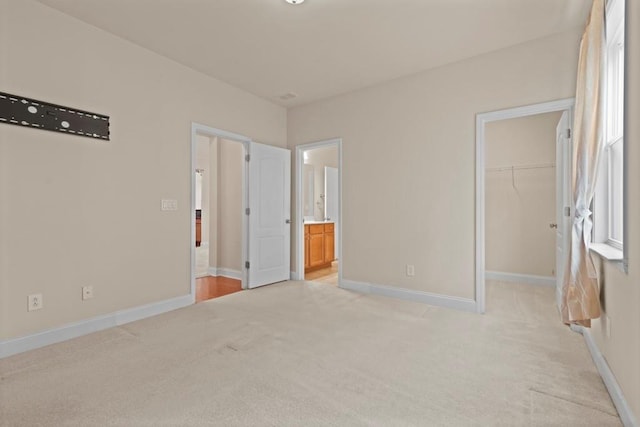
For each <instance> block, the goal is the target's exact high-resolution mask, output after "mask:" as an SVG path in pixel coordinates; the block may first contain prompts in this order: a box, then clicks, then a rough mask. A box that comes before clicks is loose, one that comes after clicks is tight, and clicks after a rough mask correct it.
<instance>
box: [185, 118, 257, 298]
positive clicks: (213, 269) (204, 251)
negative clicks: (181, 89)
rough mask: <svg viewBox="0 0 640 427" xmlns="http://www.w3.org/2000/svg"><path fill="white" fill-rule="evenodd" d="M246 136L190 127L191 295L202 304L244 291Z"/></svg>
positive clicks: (247, 141)
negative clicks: (208, 300) (205, 301)
mask: <svg viewBox="0 0 640 427" xmlns="http://www.w3.org/2000/svg"><path fill="white" fill-rule="evenodd" d="M249 143H250V139H249V138H246V137H244V136H242V135H236V134H232V133H229V132H226V131H222V130H219V129H215V128H210V127H207V126H204V125H198V124H195V123H194V124H193V125H192V138H191V149H192V151H191V152H192V159H191V163H192V168H191V170H192V174H191V176H192V180H191V190H192V195H191V200H192V203H191V205H192V206H191V207H192V209H191V213H192V215H191V272H192V274H191V294H192V295H193V298H194V302H200V301H204V300H207V299H211V298H215V297H218V296H222V295H227V294H229V293H233V292H237V291H239V290H242V289H246V287H247V285H246V273H245V269H244V268H243V265H244V260H245V259H246V256H247V255H246V253H247V248H246V247H247V239H248V221H247V220H246V218H245V216H244V215H243V211H244V209H245V208H246V205H247V203H248V191H247V179H246V177H247V167H246V165H245V161H244V159H245V156H246V154H247V151H248V147H249Z"/></svg>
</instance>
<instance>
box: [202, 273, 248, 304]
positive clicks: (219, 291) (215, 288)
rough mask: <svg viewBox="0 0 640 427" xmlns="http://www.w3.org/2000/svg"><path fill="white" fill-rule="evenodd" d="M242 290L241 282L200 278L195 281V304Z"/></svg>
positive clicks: (209, 277)
mask: <svg viewBox="0 0 640 427" xmlns="http://www.w3.org/2000/svg"><path fill="white" fill-rule="evenodd" d="M241 290H242V282H241V281H240V280H236V279H229V278H228V277H222V276H220V277H213V276H207V277H201V278H199V279H196V303H198V302H201V301H206V300H209V299H212V298H218V297H221V296H224V295H229V294H232V293H234V292H239V291H241Z"/></svg>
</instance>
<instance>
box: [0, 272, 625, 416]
mask: <svg viewBox="0 0 640 427" xmlns="http://www.w3.org/2000/svg"><path fill="white" fill-rule="evenodd" d="M553 300H554V296H553V289H549V288H536V287H529V286H525V285H514V284H504V283H489V284H488V295H487V303H488V313H487V314H485V315H477V314H472V313H463V312H458V311H454V310H448V309H444V308H437V307H430V306H426V305H422V304H417V303H411V302H406V301H399V300H394V299H387V298H383V297H375V296H364V295H360V294H356V293H352V292H349V291H345V290H342V289H339V288H335V287H333V286H327V285H326V284H313V283H302V282H285V283H281V284H277V285H272V286H268V287H264V288H259V289H256V290H252V291H243V292H238V293H235V294H232V295H228V296H225V297H222V298H218V299H214V300H211V301H207V302H204V303H201V304H197V305H194V306H190V307H188V308H185V309H181V310H177V311H174V312H171V313H167V314H164V315H161V316H156V317H154V318H150V319H145V320H142V321H139V322H135V323H132V324H128V325H125V326H122V327H118V328H113V329H110V330H106V331H103V332H99V333H95V334H92V335H88V336H85V337H81V338H78V339H74V340H71V341H68V342H65V343H60V344H56V345H53V346H49V347H47V348H43V349H39V350H35V351H31V352H28V353H24V354H20V355H16V356H13V357H10V358H7V359H4V360H0V374H1V382H0V398H1V399H0V405H1V408H0V409H1V412H0V413H1V415H0V420H1V424H2V425H3V426H35V425H54V426H107V425H109V426H178V425H180V426H204V425H221V426H232V425H252V426H314V425H348V426H352V425H354V426H361V425H362V426H364V425H380V426H401V425H421V426H440V425H442V426H487V425H491V426H493V425H503V426H532V425H533V426H554V425H555V426H619V425H620V420H619V418H618V417H617V415H616V411H615V409H614V407H613V405H612V403H611V401H610V399H609V396H608V395H607V392H606V390H605V388H604V385H603V383H602V381H601V379H600V377H599V376H598V374H597V372H596V369H595V367H594V365H593V362H592V361H591V358H590V356H589V354H588V351H587V349H586V347H585V344H584V341H583V338H582V337H581V336H580V335H578V334H576V333H574V332H571V331H570V330H569V329H568V328H566V327H565V326H563V325H562V324H561V323H560V322H559V321H558V318H557V315H556V313H555V308H554V302H553Z"/></svg>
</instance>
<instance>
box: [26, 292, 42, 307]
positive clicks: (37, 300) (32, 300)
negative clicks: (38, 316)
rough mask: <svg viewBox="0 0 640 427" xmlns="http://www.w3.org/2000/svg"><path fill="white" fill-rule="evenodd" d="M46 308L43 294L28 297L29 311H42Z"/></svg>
mask: <svg viewBox="0 0 640 427" xmlns="http://www.w3.org/2000/svg"><path fill="white" fill-rule="evenodd" d="M42 307H44V301H43V299H42V294H32V295H29V297H28V305H27V311H34V310H40V309H41V308H42Z"/></svg>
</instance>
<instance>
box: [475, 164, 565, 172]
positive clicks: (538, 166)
mask: <svg viewBox="0 0 640 427" xmlns="http://www.w3.org/2000/svg"><path fill="white" fill-rule="evenodd" d="M555 167H556V164H555V163H540V164H535V165H517V166H516V165H514V166H500V167H494V168H486V169H485V171H486V172H504V171H514V170H524V169H552V168H555Z"/></svg>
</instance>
